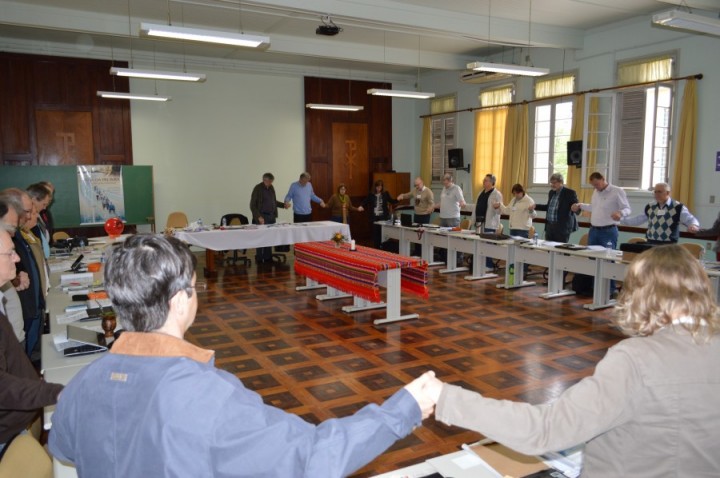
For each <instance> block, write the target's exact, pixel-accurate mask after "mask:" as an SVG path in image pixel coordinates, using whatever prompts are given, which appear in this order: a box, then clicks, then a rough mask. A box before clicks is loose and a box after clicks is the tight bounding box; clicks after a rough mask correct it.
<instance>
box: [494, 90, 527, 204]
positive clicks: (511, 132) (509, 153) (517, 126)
mask: <svg viewBox="0 0 720 478" xmlns="http://www.w3.org/2000/svg"><path fill="white" fill-rule="evenodd" d="M505 131H506V133H505V144H504V147H503V162H502V175H498V176H499V177H500V176H501V177H502V178H503V179H502V181H500V180H499V179H498V187H499V189H500V192H501V193H502V195H503V199H504V200H505V201H509V198H511V197H512V196H511V190H512V187H513V185H514V184H522V185H523V186H526V185H527V180H528V105H527V104H522V105H514V106H511V107H510V108H509V110H508V113H507V121H506V123H505Z"/></svg>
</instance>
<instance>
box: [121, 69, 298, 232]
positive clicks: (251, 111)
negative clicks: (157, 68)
mask: <svg viewBox="0 0 720 478" xmlns="http://www.w3.org/2000/svg"><path fill="white" fill-rule="evenodd" d="M302 81H303V80H302V78H301V77H286V76H271V75H258V74H235V73H223V72H208V79H207V82H206V83H204V84H189V85H188V84H180V83H177V82H163V83H162V85H161V87H162V91H160V93H162V94H169V95H171V96H172V97H173V100H172V101H169V102H167V103H162V104H159V103H154V102H141V101H134V102H133V103H132V138H133V154H134V164H138V165H152V166H153V167H154V184H155V215H156V221H157V225H158V228H160V229H162V228H163V227H164V225H165V219H166V218H167V215H168V213H170V212H172V211H175V210H181V211H184V212H186V213H187V214H188V217H189V219H190V220H191V221H193V220H196V219H197V218H199V217H200V218H202V219H203V221H204V222H205V223H206V224H209V223H212V222H219V221H220V217H221V216H222V215H223V214H226V213H230V212H240V213H242V214H245V215H249V214H250V208H249V202H250V192H251V190H252V188H253V187H254V186H255V184H257V183H259V182H260V181H261V179H262V175H263V173H265V172H268V171H269V172H272V173H273V174H274V175H275V187H276V191H277V194H278V196H279V200H282V198H283V197H284V195H285V193H286V192H287V188H288V186H289V185H290V183H291V182H293V181H296V180H297V179H298V176H299V175H300V173H301V172H302V171H303V170H304V167H305V158H304V156H305V143H304V131H305V116H304V111H305V109H304V105H303V101H302V99H303V86H302V85H303V83H302ZM158 85H159V86H158V87H159V88H160V83H158ZM131 91H133V92H147V93H152V92H153V91H154V85H153V82H148V81H141V80H137V81H133V83H132V84H131ZM280 214H281V219H287V220H292V216H291V214H290V212H288V211H283V212H281V213H280Z"/></svg>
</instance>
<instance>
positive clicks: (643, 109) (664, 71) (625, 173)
mask: <svg viewBox="0 0 720 478" xmlns="http://www.w3.org/2000/svg"><path fill="white" fill-rule="evenodd" d="M674 60H675V59H674V57H673V56H672V55H664V56H661V57H654V58H643V59H638V60H630V61H624V62H620V63H618V66H617V77H618V85H633V84H636V83H644V82H648V81H654V82H656V83H654V84H651V85H643V86H639V87H637V88H628V89H623V90H621V91H619V92H618V93H617V99H618V100H617V101H618V105H619V108H618V117H617V121H619V122H620V123H619V124H621V125H622V127H621V128H619V129H618V137H617V139H616V145H617V151H616V154H615V155H614V156H615V157H616V158H617V161H616V164H614V165H613V168H612V169H613V171H614V176H615V177H614V180H615V183H616V184H617V185H618V186H622V187H626V188H638V189H650V188H652V186H653V185H654V184H656V183H658V182H667V181H668V173H669V164H670V153H671V144H670V139H671V131H672V116H673V115H672V105H673V97H674V85H673V83H672V82H669V81H666V80H669V79H671V78H672V77H673V64H674Z"/></svg>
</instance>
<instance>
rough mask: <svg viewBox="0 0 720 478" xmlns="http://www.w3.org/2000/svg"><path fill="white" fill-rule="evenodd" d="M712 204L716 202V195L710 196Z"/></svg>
mask: <svg viewBox="0 0 720 478" xmlns="http://www.w3.org/2000/svg"><path fill="white" fill-rule="evenodd" d="M710 204H715V195H712V196H710Z"/></svg>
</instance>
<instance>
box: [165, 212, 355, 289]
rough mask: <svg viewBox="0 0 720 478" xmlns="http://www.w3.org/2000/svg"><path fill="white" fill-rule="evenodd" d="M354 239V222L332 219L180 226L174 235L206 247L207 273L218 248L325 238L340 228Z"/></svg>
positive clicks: (253, 246) (299, 241) (212, 267)
mask: <svg viewBox="0 0 720 478" xmlns="http://www.w3.org/2000/svg"><path fill="white" fill-rule="evenodd" d="M338 231H339V232H341V233H342V234H343V235H344V236H345V237H347V238H348V240H349V239H350V226H348V225H347V224H340V223H338V222H332V221H316V222H301V223H293V224H290V223H277V224H267V225H256V224H252V225H247V226H230V227H226V228H224V229H223V228H220V229H213V230H210V231H184V230H176V231H175V232H173V235H174V236H175V237H177V238H178V239H180V240H181V241H184V242H187V243H188V244H190V245H192V246H197V247H202V248H204V249H205V251H206V252H205V257H206V261H205V275H206V276H208V275H212V274H213V273H214V272H215V252H216V251H232V250H236V249H255V248H258V247H272V246H285V245H291V244H297V243H301V242H314V241H324V240H328V239H330V237H332V235H333V234H335V233H336V232H338Z"/></svg>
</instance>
